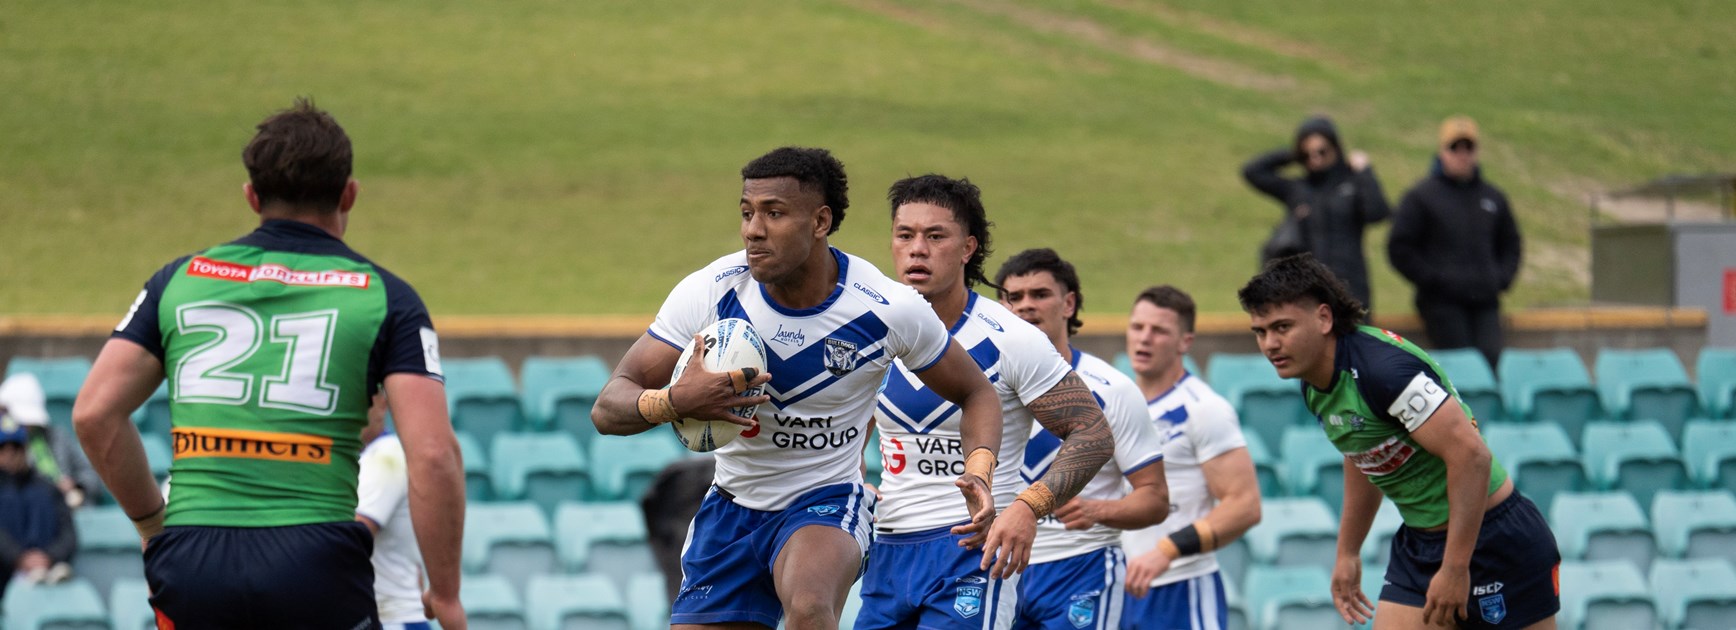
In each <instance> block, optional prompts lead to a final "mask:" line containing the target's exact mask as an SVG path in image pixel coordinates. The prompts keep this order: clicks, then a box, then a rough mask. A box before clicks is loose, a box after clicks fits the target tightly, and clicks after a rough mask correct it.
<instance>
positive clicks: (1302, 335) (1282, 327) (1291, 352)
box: [1248, 303, 1332, 378]
mask: <svg viewBox="0 0 1736 630" xmlns="http://www.w3.org/2000/svg"><path fill="white" fill-rule="evenodd" d="M1248 318H1249V324H1250V326H1249V328H1251V329H1252V330H1253V331H1254V340H1255V341H1256V342H1258V343H1259V344H1260V352H1261V353H1262V354H1265V355H1266V360H1267V361H1271V362H1272V367H1274V368H1277V369H1278V376H1282V377H1284V378H1302V377H1303V376H1304V375H1307V374H1310V373H1314V372H1316V371H1317V370H1318V368H1319V364H1320V362H1321V361H1322V360H1324V359H1325V357H1326V344H1327V343H1329V342H1330V341H1331V338H1330V337H1329V336H1328V335H1330V334H1331V333H1332V311H1331V309H1329V308H1327V306H1326V305H1325V304H1314V303H1290V304H1284V305H1282V306H1274V307H1271V308H1268V309H1266V311H1265V312H1263V313H1249V314H1248Z"/></svg>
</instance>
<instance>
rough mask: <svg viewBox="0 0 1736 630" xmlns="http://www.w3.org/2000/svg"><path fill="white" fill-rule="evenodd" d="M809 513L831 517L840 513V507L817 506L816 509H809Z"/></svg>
mask: <svg viewBox="0 0 1736 630" xmlns="http://www.w3.org/2000/svg"><path fill="white" fill-rule="evenodd" d="M808 512H810V513H812V514H814V515H815V516H831V515H833V514H837V513H838V506H836V505H816V506H814V507H811V508H808Z"/></svg>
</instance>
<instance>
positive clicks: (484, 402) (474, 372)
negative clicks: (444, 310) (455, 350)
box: [441, 357, 524, 444]
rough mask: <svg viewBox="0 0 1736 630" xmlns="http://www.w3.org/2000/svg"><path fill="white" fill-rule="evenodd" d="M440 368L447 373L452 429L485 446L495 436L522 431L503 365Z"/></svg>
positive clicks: (479, 362)
mask: <svg viewBox="0 0 1736 630" xmlns="http://www.w3.org/2000/svg"><path fill="white" fill-rule="evenodd" d="M441 367H442V368H443V369H444V371H445V372H446V402H447V405H448V406H449V407H448V408H449V409H451V411H452V425H453V427H454V428H456V429H458V430H460V431H468V432H470V433H471V434H472V435H475V436H476V439H478V440H481V441H482V443H484V444H487V443H490V442H492V441H493V440H494V436H495V435H496V434H500V433H506V432H511V431H520V430H523V427H524V419H523V414H522V413H521V412H520V410H519V402H518V389H517V387H516V386H515V385H514V384H513V381H512V371H511V370H508V369H507V368H506V362H505V361H502V360H500V358H499V357H487V358H481V359H447V360H445V361H444V362H443V363H442V365H441Z"/></svg>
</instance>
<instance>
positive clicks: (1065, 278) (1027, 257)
mask: <svg viewBox="0 0 1736 630" xmlns="http://www.w3.org/2000/svg"><path fill="white" fill-rule="evenodd" d="M1039 271H1047V272H1049V275H1051V276H1054V277H1055V281H1057V282H1060V283H1061V286H1063V287H1066V288H1067V291H1068V292H1070V293H1072V294H1073V314H1072V315H1068V316H1067V336H1069V337H1071V336H1073V335H1074V334H1077V333H1078V332H1079V327H1080V326H1082V325H1084V324H1085V322H1083V321H1081V320H1080V319H1079V311H1082V310H1085V294H1084V293H1082V292H1080V291H1079V272H1078V271H1076V270H1074V269H1073V263H1070V262H1067V261H1066V260H1064V259H1062V258H1061V255H1060V254H1058V253H1055V250H1053V249H1049V248H1047V247H1040V248H1037V249H1027V250H1025V251H1022V252H1019V253H1017V254H1013V257H1012V258H1008V259H1007V261H1006V262H1003V263H1001V268H1000V270H999V271H996V272H995V285H996V286H995V292H996V294H997V297H1006V295H1007V292H1006V290H1005V289H1002V288H1001V287H1003V286H1006V284H1007V278H1012V277H1015V276H1026V275H1030V274H1033V273H1037V272H1039Z"/></svg>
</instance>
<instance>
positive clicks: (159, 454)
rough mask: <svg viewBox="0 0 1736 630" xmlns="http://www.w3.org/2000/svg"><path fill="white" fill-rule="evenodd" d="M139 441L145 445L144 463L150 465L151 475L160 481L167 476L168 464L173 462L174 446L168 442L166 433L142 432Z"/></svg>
mask: <svg viewBox="0 0 1736 630" xmlns="http://www.w3.org/2000/svg"><path fill="white" fill-rule="evenodd" d="M139 441H140V442H141V443H143V444H144V447H145V463H146V464H149V465H150V466H151V476H153V477H156V478H157V483H162V482H163V480H164V479H168V478H169V466H171V465H173V464H174V463H175V447H173V446H171V445H170V444H169V437H168V434H167V433H142V434H139Z"/></svg>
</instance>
